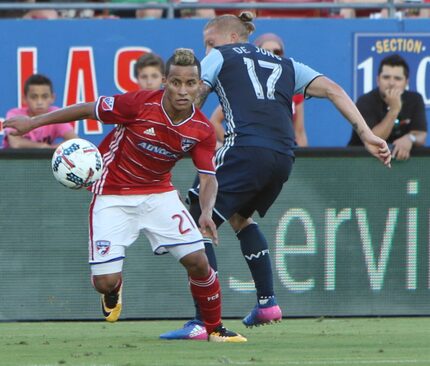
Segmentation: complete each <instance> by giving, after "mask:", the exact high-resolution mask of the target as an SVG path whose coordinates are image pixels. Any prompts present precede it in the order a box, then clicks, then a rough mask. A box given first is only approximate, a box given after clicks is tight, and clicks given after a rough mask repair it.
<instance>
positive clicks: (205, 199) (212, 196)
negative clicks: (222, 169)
mask: <svg viewBox="0 0 430 366" xmlns="http://www.w3.org/2000/svg"><path fill="white" fill-rule="evenodd" d="M199 179H200V193H199V201H200V208H201V210H202V213H201V215H200V218H199V225H200V230H201V232H202V235H203V236H207V237H211V238H212V241H213V243H214V244H215V245H217V244H218V233H217V229H216V225H215V223H214V222H213V220H212V213H213V208H214V206H215V200H216V195H217V191H218V182H217V180H216V178H215V175H211V174H202V173H199Z"/></svg>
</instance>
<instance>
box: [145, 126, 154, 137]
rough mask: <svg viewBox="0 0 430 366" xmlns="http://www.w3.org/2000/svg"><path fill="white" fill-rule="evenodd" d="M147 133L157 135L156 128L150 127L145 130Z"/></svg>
mask: <svg viewBox="0 0 430 366" xmlns="http://www.w3.org/2000/svg"><path fill="white" fill-rule="evenodd" d="M143 133H144V134H145V135H149V136H155V129H154V127H151V128H148V129H147V130H145V131H143Z"/></svg>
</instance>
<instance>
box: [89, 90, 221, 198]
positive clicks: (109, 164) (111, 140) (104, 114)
mask: <svg viewBox="0 0 430 366" xmlns="http://www.w3.org/2000/svg"><path fill="white" fill-rule="evenodd" d="M163 95H164V91H162V90H157V91H146V90H140V91H137V92H131V93H126V94H121V95H115V96H112V97H103V96H102V97H100V98H99V99H98V100H97V103H96V108H95V109H96V110H95V112H96V116H97V119H98V120H99V121H101V122H103V123H116V124H117V126H116V127H115V129H114V130H112V131H111V132H110V133H109V134H108V135H107V136H106V137H105V139H104V140H103V141H102V142H101V144H100V146H99V150H100V153H101V154H102V156H103V162H104V166H103V173H102V177H101V178H100V179H99V180H98V181H97V182H96V183H95V184H94V185H93V186H92V189H91V190H92V191H93V193H95V194H127V195H131V194H149V193H161V192H167V191H171V190H174V189H175V188H174V186H173V184H172V182H171V173H170V171H171V170H172V168H173V166H174V165H175V164H176V162H177V161H178V160H180V159H182V158H183V156H184V155H185V154H186V153H187V152H189V153H190V155H191V157H192V159H193V162H194V165H195V166H196V168H197V169H198V171H199V172H200V173H207V174H215V167H214V163H213V158H214V154H215V142H216V138H215V131H214V129H213V127H212V124H211V123H210V122H209V120H208V119H207V118H206V117H205V116H204V115H203V113H202V112H200V111H199V110H198V109H197V108H194V106H193V112H192V114H191V115H190V117H188V118H187V119H185V120H184V121H182V122H180V123H178V124H174V123H173V122H172V121H171V120H170V118H169V116H168V115H167V113H166V111H165V110H164V108H163V106H162V98H163Z"/></svg>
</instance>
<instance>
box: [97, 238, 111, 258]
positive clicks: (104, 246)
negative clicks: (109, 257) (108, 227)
mask: <svg viewBox="0 0 430 366" xmlns="http://www.w3.org/2000/svg"><path fill="white" fill-rule="evenodd" d="M110 244H111V243H110V241H109V240H97V241H96V248H97V253H99V254H100V255H106V254H108V253H109V250H110Z"/></svg>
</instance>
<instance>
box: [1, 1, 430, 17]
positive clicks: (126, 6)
mask: <svg viewBox="0 0 430 366" xmlns="http://www.w3.org/2000/svg"><path fill="white" fill-rule="evenodd" d="M411 8H412V9H421V8H430V3H420V2H418V1H405V2H404V3H397V2H395V1H394V0H388V1H387V2H380V3H366V2H365V1H363V2H362V3H354V4H353V3H350V4H348V3H334V2H307V3H300V2H297V3H270V2H267V3H248V2H243V3H204V4H201V3H198V2H195V3H189V2H184V3H174V2H169V3H100V2H67V3H66V2H49V3H46V2H44V3H15V2H10V3H8V2H3V3H0V11H2V10H33V9H55V10H68V9H75V10H80V9H93V10H104V9H108V10H133V9H134V10H137V9H163V10H166V17H167V18H168V19H172V18H174V17H175V11H176V10H182V9H232V10H237V9H255V10H258V9H270V10H289V9H291V10H297V9H319V10H321V9H329V10H337V9H388V16H389V17H390V18H395V17H396V12H397V11H399V10H403V9H411Z"/></svg>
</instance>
